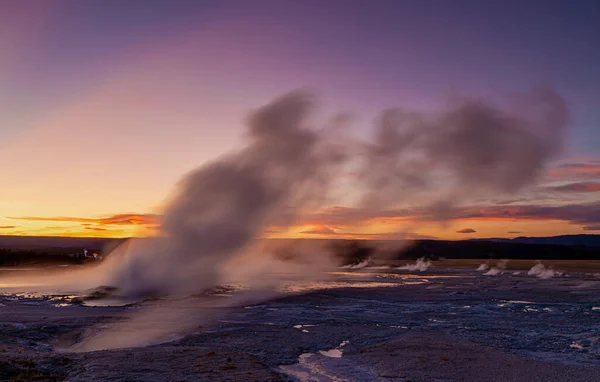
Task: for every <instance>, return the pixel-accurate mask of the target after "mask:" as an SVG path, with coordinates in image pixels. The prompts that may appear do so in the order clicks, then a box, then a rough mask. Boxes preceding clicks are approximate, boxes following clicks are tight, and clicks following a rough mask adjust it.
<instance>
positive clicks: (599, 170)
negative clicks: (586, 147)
mask: <svg viewBox="0 0 600 382" xmlns="http://www.w3.org/2000/svg"><path fill="white" fill-rule="evenodd" d="M546 177H547V178H548V179H552V180H558V179H595V178H600V163H599V162H598V161H595V160H593V161H589V162H586V163H576V162H573V163H563V164H560V165H558V166H556V167H553V168H551V169H550V170H548V172H547V175H546Z"/></svg>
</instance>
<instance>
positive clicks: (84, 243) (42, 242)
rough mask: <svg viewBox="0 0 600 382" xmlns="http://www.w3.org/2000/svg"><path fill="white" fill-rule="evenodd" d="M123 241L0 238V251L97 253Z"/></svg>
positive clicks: (34, 237)
mask: <svg viewBox="0 0 600 382" xmlns="http://www.w3.org/2000/svg"><path fill="white" fill-rule="evenodd" d="M122 240H124V239H105V238H96V237H59V236H0V249H11V250H27V251H45V252H47V251H60V252H62V251H65V250H69V249H83V248H87V249H88V250H90V251H99V250H101V249H103V248H105V247H106V246H107V245H110V244H113V243H118V242H121V241H122Z"/></svg>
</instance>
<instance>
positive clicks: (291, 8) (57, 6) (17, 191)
mask: <svg viewBox="0 0 600 382" xmlns="http://www.w3.org/2000/svg"><path fill="white" fill-rule="evenodd" d="M598 47H600V2H598V1H593V0H592V1H586V0H580V1H576V2H570V1H543V2H539V1H509V0H506V1H460V0H457V1H434V0H420V1H410V0H404V1H394V0H389V1H387V0H377V1H360V0H357V1H352V0H343V1H342V0H340V1H317V0H305V1H275V0H274V1H258V0H257V1H183V0H171V1H166V0H164V1H156V0H129V1H121V0H102V1H91V0H64V1H60V0H58V1H53V0H19V1H13V0H0V83H1V84H2V86H1V87H0V111H1V112H0V161H1V162H0V171H2V172H3V174H4V179H5V181H3V184H10V185H11V186H10V187H8V189H7V190H4V191H1V193H0V200H9V201H10V203H8V202H4V204H0V207H1V208H3V211H2V215H7V216H8V215H11V214H12V215H40V214H41V215H47V216H52V215H55V216H58V215H77V216H92V215H98V214H108V213H124V212H131V211H142V212H144V211H149V210H152V209H153V208H154V207H156V206H157V205H158V204H159V203H160V201H161V200H162V198H164V196H165V195H166V192H167V191H168V190H169V188H170V186H171V185H172V183H173V182H174V181H175V180H176V179H177V178H178V177H179V176H180V175H181V173H183V172H185V171H187V170H189V169H191V168H193V167H195V166H196V165H197V164H198V163H202V162H203V161H205V160H207V159H209V158H211V157H213V156H215V155H218V154H220V153H222V152H224V151H225V150H227V149H228V148H230V147H232V146H235V144H236V143H237V142H238V140H239V138H240V132H241V130H240V127H241V126H242V124H243V119H244V117H245V115H246V114H247V112H248V110H250V109H252V108H255V107H257V106H259V105H261V104H263V103H265V102H267V101H268V100H269V99H271V98H272V97H274V96H276V95H278V94H281V93H284V92H287V91H290V90H292V89H295V88H298V87H309V88H312V89H314V90H315V91H316V92H317V93H318V94H319V95H320V96H321V97H322V100H323V104H324V106H323V110H322V111H323V113H325V114H327V113H330V112H338V111H345V110H348V111H351V112H353V113H355V114H356V115H357V116H358V123H357V129H358V130H361V129H362V127H361V125H362V126H366V125H368V124H369V123H370V121H371V120H372V119H373V118H374V117H375V114H376V113H377V112H378V111H380V110H381V109H383V108H386V107H391V106H403V107H408V108H417V109H432V108H436V107H438V106H439V105H441V104H443V103H444V102H445V101H446V99H447V98H448V97H452V96H456V95H467V96H475V97H479V96H481V97H486V98H494V97H499V96H503V95H510V94H514V93H519V92H527V91H528V90H530V89H531V88H532V87H535V86H539V85H549V86H552V87H554V88H555V89H556V90H557V91H558V92H559V93H560V94H561V95H562V96H563V97H564V98H565V99H566V100H567V101H568V103H569V106H570V108H571V111H572V129H571V131H570V133H569V137H568V144H567V150H566V152H565V154H564V155H565V157H583V156H585V157H597V154H598V153H599V152H600V127H599V125H600V49H598ZM91 153H92V154H91ZM75 159H76V160H75ZM586 160H587V159H586ZM99 184H100V185H99ZM40 185H43V187H44V191H43V192H42V191H39V190H38V189H39V188H40ZM82 195H86V196H82ZM73 200H76V201H75V202H73ZM4 223H6V224H4ZM8 223H11V224H8ZM12 223H14V222H9V221H8V220H7V221H4V220H2V219H1V218H0V225H2V226H4V225H6V226H9V225H10V226H12V225H13V224H12Z"/></svg>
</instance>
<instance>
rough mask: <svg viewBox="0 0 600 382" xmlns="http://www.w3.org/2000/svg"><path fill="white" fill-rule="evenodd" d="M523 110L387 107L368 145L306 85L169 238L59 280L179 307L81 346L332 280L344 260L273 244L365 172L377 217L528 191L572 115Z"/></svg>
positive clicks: (182, 186)
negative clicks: (210, 293)
mask: <svg viewBox="0 0 600 382" xmlns="http://www.w3.org/2000/svg"><path fill="white" fill-rule="evenodd" d="M520 105H521V106H522V105H526V107H523V108H522V110H517V109H512V110H511V109H507V108H501V107H496V106H494V105H492V104H488V103H485V102H483V101H480V100H476V101H473V100H463V101H461V102H458V103H455V104H454V105H453V106H452V107H451V108H449V109H448V110H446V111H442V112H440V113H418V112H413V111H408V110H403V109H393V110H385V111H383V112H382V113H381V115H380V116H379V117H378V118H377V120H376V122H375V124H374V126H373V127H372V130H373V134H372V136H373V138H372V140H370V141H367V142H361V143H360V144H359V145H356V144H348V143H347V142H355V141H356V140H354V139H351V137H349V136H348V135H347V131H346V130H344V129H341V128H339V127H338V126H333V127H332V126H331V125H330V124H324V126H325V127H323V128H319V127H318V123H316V122H315V121H313V120H312V119H311V117H312V112H313V109H314V108H315V106H316V100H315V97H314V96H313V95H311V94H309V93H306V92H303V91H295V92H292V93H289V94H286V95H283V96H281V97H279V98H276V99H275V100H273V101H271V102H270V103H268V104H267V105H265V106H263V107H262V108H259V109H257V110H255V111H254V112H252V113H251V114H250V116H249V118H248V120H247V131H246V136H245V143H244V145H243V146H242V147H241V148H240V149H238V150H236V151H234V152H231V153H228V154H225V155H223V156H222V157H219V158H215V159H214V160H213V161H212V162H209V163H206V164H204V165H202V166H201V167H199V168H197V169H195V170H193V171H191V172H190V173H188V174H187V175H185V176H184V177H183V179H182V180H181V181H180V182H179V184H178V185H177V186H176V189H175V191H174V193H173V195H172V196H171V197H170V200H169V202H168V203H167V207H166V208H165V210H164V213H163V217H162V222H161V227H160V230H159V232H158V233H157V234H156V236H155V237H153V238H149V239H141V240H132V241H130V242H129V243H127V244H125V245H123V246H122V247H120V248H118V249H116V250H115V252H114V253H113V254H111V256H110V257H109V258H108V260H106V261H105V262H104V263H103V264H102V265H101V266H99V267H96V268H94V269H91V270H89V271H84V273H83V274H82V273H78V274H76V273H73V274H72V275H71V276H70V277H67V278H62V279H61V280H54V281H52V283H56V285H62V286H63V287H66V285H67V284H68V285H69V287H70V288H80V289H81V288H92V287H95V286H99V285H110V286H114V287H116V288H118V290H119V293H120V294H121V295H123V296H129V297H143V296H149V295H160V296H163V298H165V299H166V300H163V302H162V303H161V302H157V303H156V304H154V306H153V307H152V308H151V309H150V308H149V309H146V310H142V311H140V312H137V313H134V315H133V316H132V317H131V319H130V320H128V321H126V322H124V323H121V324H118V325H117V326H115V327H113V328H112V329H107V330H104V331H101V332H99V333H95V334H93V335H90V337H88V338H86V339H84V341H83V342H82V343H81V344H78V345H76V346H75V348H74V349H73V350H78V351H87V350H97V349H105V348H113V347H126V346H141V345H146V344H149V343H155V342H157V341H158V342H160V341H165V340H167V339H168V338H170V337H169V336H171V335H172V334H173V332H186V331H189V330H192V328H194V327H197V325H198V322H199V321H202V320H203V319H207V318H208V317H209V316H210V315H207V314H205V313H204V312H205V310H204V308H205V307H206V306H205V305H206V304H207V302H206V301H205V300H202V302H198V304H199V306H200V308H202V309H200V308H198V309H196V310H194V313H190V311H189V310H187V309H173V305H174V304H175V305H178V304H179V303H175V301H179V300H177V299H179V298H184V297H185V296H189V295H190V294H193V293H199V292H201V291H204V290H207V289H210V288H212V287H215V286H217V285H222V284H227V283H239V284H243V285H244V287H245V288H246V289H245V292H239V293H238V294H236V296H235V298H232V299H230V300H226V299H225V300H224V299H221V300H219V301H218V302H217V303H215V304H217V305H218V306H219V307H221V308H224V307H228V306H235V305H239V304H242V303H244V301H246V300H247V299H248V300H253V301H256V300H257V299H260V298H270V297H272V296H273V293H274V292H273V291H274V290H275V288H276V287H277V285H279V284H280V283H282V282H285V281H289V280H294V279H302V280H306V279H311V278H313V279H319V278H323V277H326V276H325V275H326V271H327V270H330V269H333V267H336V266H339V265H341V264H336V262H335V260H334V259H330V258H328V257H327V256H326V255H324V254H325V253H326V252H325V251H322V250H320V249H319V248H302V247H301V246H298V247H293V248H292V249H291V250H292V251H293V252H294V256H291V257H289V258H282V257H281V256H278V255H277V254H278V253H279V252H278V251H279V250H281V248H274V247H273V245H272V244H268V243H266V242H265V241H263V240H260V238H261V237H262V235H263V234H264V233H265V232H266V231H267V230H268V229H270V228H272V227H277V228H278V229H280V230H285V229H286V228H288V227H290V226H292V225H293V224H294V223H296V222H301V221H302V218H303V216H304V215H306V214H309V213H314V212H315V211H318V210H319V209H320V208H324V207H327V206H330V205H331V204H332V203H335V202H336V201H335V198H334V196H335V195H336V194H339V193H340V191H343V190H340V189H339V188H340V187H341V186H340V184H341V183H340V180H341V179H342V178H343V177H342V174H347V173H348V171H347V169H348V168H357V169H358V170H357V171H352V176H351V179H348V178H347V175H346V176H345V177H344V184H345V187H348V185H349V184H350V185H351V187H352V191H353V193H356V194H358V196H357V198H356V200H355V202H354V206H353V207H356V208H358V209H359V210H360V211H361V213H363V214H367V215H372V216H378V214H379V213H381V212H382V211H385V210H391V209H398V208H405V207H406V206H412V207H413V208H414V207H415V206H416V208H417V210H418V211H420V214H421V217H422V219H423V220H424V221H428V222H431V221H445V220H448V219H452V214H453V208H454V207H456V206H458V205H459V204H461V203H468V202H469V201H472V200H474V199H475V198H481V197H494V196H498V195H502V194H506V193H514V192H517V191H519V190H521V189H523V188H524V187H526V186H528V185H530V184H532V183H533V182H534V181H535V180H536V178H537V176H538V175H539V174H540V172H541V171H542V170H543V168H544V165H545V163H546V162H547V161H548V160H550V159H552V158H553V157H554V155H555V154H556V153H557V152H558V151H559V150H560V148H561V143H562V140H563V137H564V132H565V131H564V130H565V128H566V125H567V120H568V115H567V109H566V106H565V102H564V101H563V99H562V98H561V97H560V96H559V95H558V94H556V93H555V92H553V91H552V90H548V89H545V90H541V91H538V92H536V93H534V94H533V95H531V96H529V97H527V98H524V101H523V102H520ZM315 126H317V127H315ZM288 250H290V249H288ZM246 297H247V298H246ZM211 301H212V300H211ZM189 303H190V302H189V301H188V302H186V303H185V304H189ZM188 306H189V305H188ZM190 309H192V308H190ZM165 317H167V318H168V319H165ZM136 325H137V326H136ZM138 326H141V327H142V328H143V330H137V329H135V328H136V327H138ZM127 333H129V334H127Z"/></svg>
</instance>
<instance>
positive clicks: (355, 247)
mask: <svg viewBox="0 0 600 382" xmlns="http://www.w3.org/2000/svg"><path fill="white" fill-rule="evenodd" d="M31 239H33V238H31ZM538 240H539V239H538ZM66 243H77V244H82V243H81V242H76V241H72V242H69V241H68V240H66ZM120 243H122V240H112V241H102V242H85V243H83V244H86V245H87V244H91V246H86V247H79V246H77V247H76V246H73V247H68V246H67V245H66V244H65V246H62V247H46V248H35V249H33V248H18V247H17V248H14V247H12V248H11V247H8V248H7V247H3V246H0V266H3V267H12V266H45V265H61V264H82V263H86V262H93V261H94V259H93V254H94V253H97V254H99V255H103V256H105V255H107V254H109V253H110V250H111V249H112V248H114V247H116V246H117V245H118V244H120ZM28 244H29V243H28ZM53 244H54V243H53ZM94 244H95V245H94ZM327 248H328V250H329V251H330V253H331V254H333V255H334V256H335V257H336V258H337V259H339V263H340V264H355V263H359V262H361V261H363V260H365V259H367V258H372V259H374V260H380V262H381V263H384V262H385V261H396V260H414V259H418V258H422V257H424V258H427V259H431V260H437V259H443V258H445V259H508V260H517V259H521V260H600V247H599V246H584V245H559V244H529V243H521V242H517V241H494V240H489V241H486V240H465V241H443V240H419V241H414V242H411V243H410V244H408V243H406V242H378V241H366V240H363V241H361V240H356V241H352V240H331V242H330V244H329V245H328V246H327ZM383 248H385V250H383ZM86 249H87V253H88V257H87V258H86V257H85V256H84V253H85V252H84V251H85V250H86ZM284 255H285V254H284ZM288 255H289V256H287V257H290V256H291V255H290V254H288ZM281 257H282V258H286V259H287V257H286V256H283V255H282V256H281ZM291 257H292V258H293V257H294V256H291Z"/></svg>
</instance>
